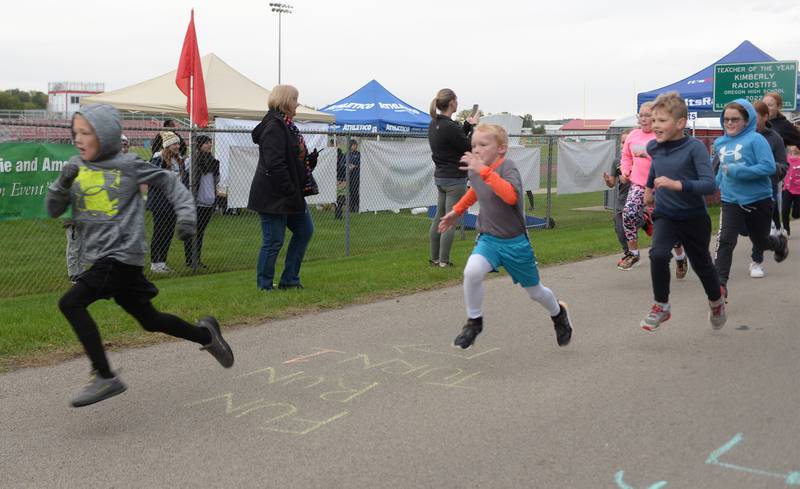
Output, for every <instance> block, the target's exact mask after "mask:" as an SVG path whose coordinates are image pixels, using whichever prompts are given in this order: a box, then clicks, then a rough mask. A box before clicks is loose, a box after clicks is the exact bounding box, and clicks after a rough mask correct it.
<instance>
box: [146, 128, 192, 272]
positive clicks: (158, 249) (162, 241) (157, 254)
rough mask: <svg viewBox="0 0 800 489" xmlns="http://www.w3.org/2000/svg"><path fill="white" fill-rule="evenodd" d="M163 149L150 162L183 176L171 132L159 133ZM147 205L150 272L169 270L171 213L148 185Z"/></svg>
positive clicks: (160, 195)
mask: <svg viewBox="0 0 800 489" xmlns="http://www.w3.org/2000/svg"><path fill="white" fill-rule="evenodd" d="M161 139H162V141H163V145H164V147H163V149H162V150H161V151H159V152H158V153H155V154H154V155H153V158H152V159H151V160H150V164H151V165H153V166H156V167H158V168H161V169H164V170H167V171H171V172H173V173H174V174H175V175H176V176H177V177H179V178H181V179H182V178H183V174H184V171H185V168H184V160H183V158H181V155H180V140H179V139H178V136H177V135H176V134H175V133H173V132H168V131H165V132H162V133H161ZM147 208H148V209H150V212H152V213H153V236H152V239H151V240H150V271H151V272H153V273H169V272H171V271H172V269H171V268H169V267H168V266H167V255H169V248H170V245H171V244H172V235H173V234H174V232H175V212H174V211H173V210H172V206H171V205H169V200H168V199H167V196H166V195H165V194H164V192H163V191H162V190H161V189H160V188H150V189H149V190H148V193H147Z"/></svg>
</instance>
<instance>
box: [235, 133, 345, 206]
mask: <svg viewBox="0 0 800 489" xmlns="http://www.w3.org/2000/svg"><path fill="white" fill-rule="evenodd" d="M228 155H229V158H230V159H229V164H230V174H229V176H228V207H230V208H242V207H247V200H248V198H249V197H250V184H252V183H253V175H255V173H256V167H257V166H258V146H256V145H250V146H230V147H229V148H228ZM314 179H315V180H316V181H317V185H319V194H318V195H312V196H310V197H307V198H306V202H308V204H309V205H312V204H313V205H316V204H332V203H335V202H336V148H325V149H323V150H322V152H321V153H320V154H319V159H318V160H317V168H316V170H314Z"/></svg>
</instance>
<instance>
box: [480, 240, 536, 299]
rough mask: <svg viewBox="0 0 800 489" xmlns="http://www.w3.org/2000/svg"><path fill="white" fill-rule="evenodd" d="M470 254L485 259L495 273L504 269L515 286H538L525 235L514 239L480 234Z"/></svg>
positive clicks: (533, 257) (533, 259) (534, 264)
mask: <svg viewBox="0 0 800 489" xmlns="http://www.w3.org/2000/svg"><path fill="white" fill-rule="evenodd" d="M472 253H473V254H477V255H481V256H482V257H484V258H486V261H488V262H489V264H491V265H492V269H493V271H495V272H496V271H497V269H498V268H499V267H501V266H502V267H505V269H506V271H507V272H508V274H509V275H511V278H512V280H514V283H515V284H517V283H518V284H520V285H521V286H522V287H533V286H534V285H539V268H538V267H537V266H536V256H535V255H534V254H533V247H531V242H530V240H529V239H528V235H527V234H520V235H519V236H517V237H515V238H498V237H496V236H491V235H489V234H481V235H479V236H478V242H477V243H476V244H475V248H473V249H472Z"/></svg>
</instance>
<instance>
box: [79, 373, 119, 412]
mask: <svg viewBox="0 0 800 489" xmlns="http://www.w3.org/2000/svg"><path fill="white" fill-rule="evenodd" d="M127 388H128V386H127V385H125V383H124V382H122V380H120V378H119V375H114V376H113V377H111V378H110V379H106V378H105V377H101V376H100V374H98V373H97V372H96V371H92V373H91V375H90V377H89V383H87V384H86V386H85V387H84V388H83V390H82V391H80V392H79V393H78V395H77V396H75V397H73V398H72V402H71V404H72V407H76V408H77V407H83V406H88V405H90V404H94V403H96V402H100V401H104V400H106V399H108V398H109V397H114V396H116V395H118V394H122V393H123V392H125V390H126V389H127Z"/></svg>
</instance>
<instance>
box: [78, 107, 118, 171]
mask: <svg viewBox="0 0 800 489" xmlns="http://www.w3.org/2000/svg"><path fill="white" fill-rule="evenodd" d="M78 114H80V115H82V116H83V117H84V118H85V119H86V120H87V121H88V122H89V124H90V125H91V126H92V129H94V133H95V134H96V135H97V139H98V141H99V142H100V153H98V155H97V157H95V159H94V161H102V160H107V159H109V158H111V157H113V156H115V155H116V154H117V153H119V152H120V151H122V124H121V123H120V121H119V112H117V109H115V108H114V107H112V106H110V105H106V104H99V105H88V106H86V107H82V108H81V110H79V111H78V112H76V113H75V115H78ZM72 118H73V120H74V119H75V116H72Z"/></svg>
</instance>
